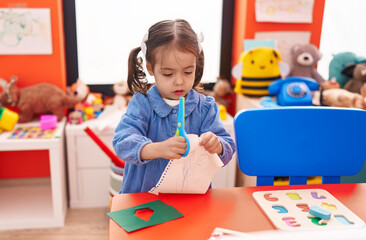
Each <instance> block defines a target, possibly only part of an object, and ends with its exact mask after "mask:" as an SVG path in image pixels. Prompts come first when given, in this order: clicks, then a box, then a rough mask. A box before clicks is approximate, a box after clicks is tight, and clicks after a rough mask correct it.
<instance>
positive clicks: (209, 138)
mask: <svg viewBox="0 0 366 240" xmlns="http://www.w3.org/2000/svg"><path fill="white" fill-rule="evenodd" d="M199 144H200V145H201V146H203V147H204V148H205V149H206V151H207V152H209V153H211V154H213V153H217V154H218V155H220V154H222V145H221V142H220V140H219V138H218V137H217V136H216V135H215V134H214V133H212V132H205V133H203V134H201V136H200V141H199Z"/></svg>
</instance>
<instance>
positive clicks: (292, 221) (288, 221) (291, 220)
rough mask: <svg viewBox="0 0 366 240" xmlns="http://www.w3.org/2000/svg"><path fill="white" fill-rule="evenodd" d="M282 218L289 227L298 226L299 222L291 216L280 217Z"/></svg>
mask: <svg viewBox="0 0 366 240" xmlns="http://www.w3.org/2000/svg"><path fill="white" fill-rule="evenodd" d="M282 220H283V221H284V222H285V223H286V224H287V225H288V226H290V227H300V226H301V225H300V224H296V223H297V222H296V220H295V218H293V217H286V218H282Z"/></svg>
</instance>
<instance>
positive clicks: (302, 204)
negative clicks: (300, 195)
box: [296, 203, 309, 212]
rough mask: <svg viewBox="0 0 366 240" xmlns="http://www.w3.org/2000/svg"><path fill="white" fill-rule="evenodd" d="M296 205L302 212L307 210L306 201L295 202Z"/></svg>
mask: <svg viewBox="0 0 366 240" xmlns="http://www.w3.org/2000/svg"><path fill="white" fill-rule="evenodd" d="M296 207H298V208H300V209H301V211H303V212H309V206H308V205H307V204H306V203H299V204H296Z"/></svg>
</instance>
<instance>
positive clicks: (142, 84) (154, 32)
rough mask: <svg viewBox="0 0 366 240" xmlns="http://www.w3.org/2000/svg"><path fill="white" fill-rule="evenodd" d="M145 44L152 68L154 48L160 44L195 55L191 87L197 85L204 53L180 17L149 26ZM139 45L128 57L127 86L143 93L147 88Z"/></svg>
mask: <svg viewBox="0 0 366 240" xmlns="http://www.w3.org/2000/svg"><path fill="white" fill-rule="evenodd" d="M145 44H146V53H145V58H146V61H147V62H149V63H150V64H151V66H152V68H154V65H155V63H156V59H157V58H156V53H157V52H156V49H157V48H158V47H160V46H164V45H168V44H174V46H175V47H177V48H178V49H179V50H182V51H184V52H190V53H193V54H194V55H195V56H196V72H195V79H194V84H193V88H195V87H199V83H200V81H201V78H202V74H203V67H204V54H203V51H202V49H201V47H200V45H199V42H198V39H197V35H196V33H195V32H194V31H193V29H192V27H191V26H190V25H189V23H188V22H187V21H185V20H182V19H177V20H175V21H173V20H164V21H161V22H158V23H156V24H154V25H153V26H151V27H150V29H149V32H148V39H147V40H146V42H145ZM140 51H141V47H137V48H134V49H132V51H131V53H130V56H129V58H128V77H127V83H128V87H129V89H130V90H131V92H132V93H135V92H139V93H143V94H145V93H146V92H147V90H148V88H147V79H146V74H145V72H144V68H143V65H142V64H143V60H142V58H141V57H138V56H137V55H138V53H139V52H140Z"/></svg>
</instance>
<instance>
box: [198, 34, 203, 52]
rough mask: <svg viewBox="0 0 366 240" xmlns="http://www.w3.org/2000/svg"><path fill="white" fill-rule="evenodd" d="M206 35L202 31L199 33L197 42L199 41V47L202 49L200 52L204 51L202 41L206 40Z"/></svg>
mask: <svg viewBox="0 0 366 240" xmlns="http://www.w3.org/2000/svg"><path fill="white" fill-rule="evenodd" d="M204 39H205V38H204V36H203V33H202V32H200V34H198V35H197V42H198V47H199V49H200V53H201V52H202V46H201V43H202V42H203V40H204Z"/></svg>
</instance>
